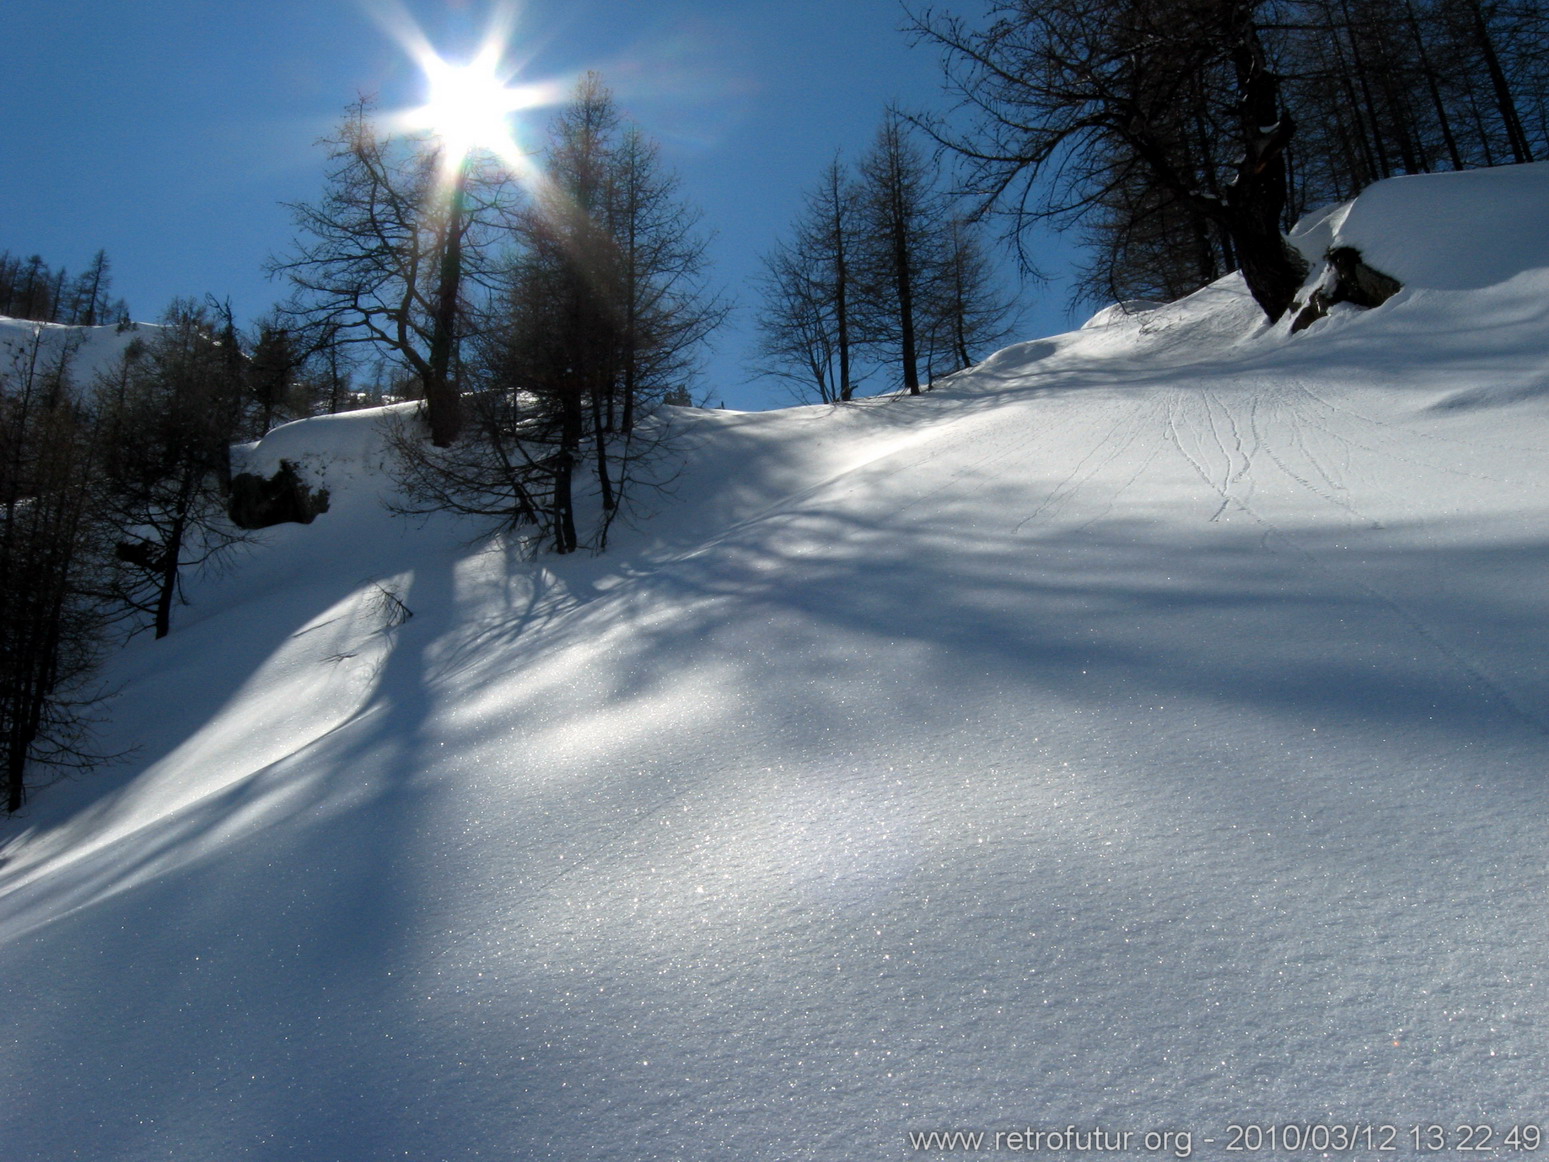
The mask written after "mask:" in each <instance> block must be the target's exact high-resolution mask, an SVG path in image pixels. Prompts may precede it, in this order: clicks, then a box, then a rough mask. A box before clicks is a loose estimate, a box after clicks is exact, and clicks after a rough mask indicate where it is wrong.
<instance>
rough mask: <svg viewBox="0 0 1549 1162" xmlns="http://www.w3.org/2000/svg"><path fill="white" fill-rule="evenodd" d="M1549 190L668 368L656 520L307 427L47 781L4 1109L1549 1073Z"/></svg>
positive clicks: (139, 1151)
mask: <svg viewBox="0 0 1549 1162" xmlns="http://www.w3.org/2000/svg"><path fill="white" fill-rule="evenodd" d="M1546 197H1549V167H1544V166H1531V167H1518V168H1516V169H1510V170H1499V171H1490V172H1487V173H1475V174H1463V175H1445V176H1442V177H1437V178H1423V179H1420V178H1406V179H1399V180H1397V181H1395V182H1392V183H1383V184H1381V185H1378V186H1376V187H1374V188H1373V189H1372V190H1371V191H1369V192H1368V193H1367V194H1365V195H1363V196H1362V198H1361V199H1360V200H1358V201H1357V202H1356V203H1355V204H1354V205H1353V206H1351V207H1344V208H1341V209H1340V210H1339V211H1338V212H1337V213H1332V214H1326V215H1325V216H1324V217H1323V219H1322V220H1321V223H1320V224H1315V225H1313V226H1312V227H1311V229H1312V230H1313V232H1315V231H1316V230H1319V229H1322V230H1325V231H1326V235H1327V238H1328V239H1330V240H1333V239H1340V240H1347V241H1349V242H1350V243H1351V244H1359V245H1361V246H1362V247H1363V249H1364V250H1367V252H1368V253H1369V256H1370V260H1371V261H1373V263H1374V265H1377V266H1378V267H1379V268H1380V269H1384V270H1388V271H1389V272H1390V273H1393V274H1394V275H1395V276H1397V277H1400V278H1401V279H1404V280H1405V281H1406V290H1405V291H1404V292H1402V293H1401V294H1400V295H1398V296H1396V297H1395V298H1394V299H1393V300H1390V302H1389V303H1387V304H1385V305H1384V306H1383V307H1381V308H1378V309H1377V310H1374V311H1370V312H1356V311H1353V310H1350V311H1336V312H1335V313H1333V314H1332V315H1330V317H1328V318H1327V319H1324V320H1321V321H1320V322H1318V323H1316V324H1314V325H1313V326H1312V327H1311V328H1309V329H1308V330H1306V331H1305V332H1303V333H1301V334H1298V335H1294V336H1293V335H1290V334H1289V333H1288V330H1287V327H1286V325H1285V324H1284V323H1282V324H1281V325H1279V326H1276V327H1270V326H1267V325H1265V324H1263V323H1262V321H1261V318H1260V317H1259V316H1258V315H1257V314H1256V309H1255V308H1254V306H1253V304H1252V302H1251V300H1250V299H1249V298H1248V297H1247V295H1246V292H1245V291H1244V289H1243V287H1242V286H1241V284H1240V282H1239V281H1237V280H1235V279H1229V280H1224V281H1223V282H1222V283H1220V284H1217V285H1216V286H1213V287H1209V288H1206V289H1205V290H1204V291H1201V292H1199V293H1198V294H1196V295H1192V296H1190V297H1189V298H1187V299H1184V300H1182V301H1180V302H1178V303H1172V304H1166V305H1159V306H1152V307H1150V308H1149V309H1145V310H1140V311H1137V310H1135V309H1134V308H1133V307H1131V308H1130V309H1129V310H1127V311H1125V310H1119V311H1114V310H1110V311H1109V312H1107V313H1106V315H1105V316H1104V318H1103V319H1101V320H1100V322H1099V324H1098V325H1092V326H1088V327H1086V328H1083V329H1082V330H1080V331H1076V332H1072V333H1071V334H1068V335H1061V336H1055V337H1052V338H1046V339H1040V340H1034V341H1031V342H1027V343H1022V344H1018V345H1016V346H1014V347H1011V348H1008V349H1007V350H1005V351H1003V352H1001V353H999V354H998V355H996V356H994V357H992V358H990V359H988V360H986V361H985V363H984V364H982V365H981V366H980V367H979V368H977V369H975V370H973V371H970V372H966V373H962V374H960V375H958V376H955V377H953V378H952V379H951V380H949V381H947V382H946V383H943V384H941V385H940V386H938V387H937V389H936V390H935V391H933V392H931V393H929V394H928V395H926V396H924V397H922V398H918V399H909V398H898V399H893V398H889V399H879V400H872V401H866V402H863V403H858V404H854V405H848V406H843V407H838V408H827V407H813V408H797V409H791V410H788V411H784V412H773V413H757V414H739V413H726V412H712V411H699V410H694V409H667V410H666V411H665V412H664V413H663V418H662V419H661V420H660V421H659V422H661V423H663V424H667V425H670V426H671V429H672V431H673V432H674V434H676V435H677V436H678V437H679V446H680V447H684V448H692V449H693V455H692V458H691V459H690V460H689V461H688V462H687V465H686V467H685V470H684V472H683V474H682V475H681V476H680V477H678V478H677V479H676V481H674V482H673V484H672V486H671V488H672V491H671V495H665V494H664V495H661V496H659V497H657V498H655V499H654V501H653V502H652V507H653V508H654V509H655V514H654V515H653V516H651V517H650V518H648V519H642V520H640V521H638V522H637V528H636V529H635V530H633V531H630V530H623V531H620V532H619V533H618V535H617V537H616V541H615V545H614V547H613V548H612V549H611V550H610V551H609V553H608V554H606V555H604V556H599V557H587V556H581V557H575V558H568V559H560V560H556V559H552V558H543V559H541V560H539V561H538V562H535V563H534V562H529V561H526V560H524V559H522V558H521V557H520V555H518V554H517V553H516V552H515V551H514V550H513V548H512V547H511V546H507V545H505V544H503V543H500V542H498V541H497V542H482V543H479V544H476V545H472V546H470V544H469V543H468V541H469V536H470V530H469V529H468V528H467V527H465V526H462V525H460V524H458V523H457V522H455V521H453V520H451V519H440V520H435V521H431V522H428V523H426V524H423V525H420V524H415V523H413V522H405V521H402V520H398V519H395V518H393V517H390V516H389V515H387V514H386V513H385V512H384V511H383V510H382V509H381V507H380V505H379V503H378V499H377V498H378V496H379V495H380V493H381V492H382V491H383V489H384V488H385V487H386V482H385V480H384V478H383V477H382V474H381V471H380V463H381V458H382V455H383V453H382V447H381V444H380V429H379V427H377V422H378V419H379V417H375V416H372V415H367V414H362V415H355V416H350V417H339V418H335V419H331V420H328V421H307V422H305V423H302V424H296V425H289V426H287V427H284V428H281V429H278V430H277V431H276V432H274V433H272V434H271V435H270V436H269V437H267V438H266V439H265V440H264V441H262V442H261V443H260V444H259V445H257V446H256V447H254V448H250V449H248V450H247V451H246V453H245V455H246V457H247V462H248V463H249V464H250V465H255V466H256V465H263V464H277V462H278V460H279V459H280V458H281V457H284V458H287V459H292V460H295V461H297V462H300V463H303V464H305V465H306V466H307V471H308V472H309V473H312V474H313V476H314V479H317V480H326V482H327V486H328V487H329V488H330V490H331V494H332V495H333V497H334V499H335V503H334V504H333V506H332V507H331V508H330V511H329V512H327V513H325V514H323V515H322V516H320V517H319V518H318V519H317V521H316V522H315V523H314V524H312V525H310V526H305V527H302V526H287V527H283V528H278V529H273V530H268V531H267V532H266V534H265V541H264V543H263V544H262V545H261V546H259V547H257V548H256V549H255V550H254V551H253V552H252V554H251V555H250V557H249V558H248V559H247V560H246V561H244V562H243V563H242V564H241V566H240V568H237V569H234V570H232V571H231V572H229V573H227V574H226V575H224V576H221V577H211V578H205V579H203V580H201V581H200V582H199V583H198V584H196V585H195V586H194V587H193V592H192V597H193V602H194V604H193V605H192V606H191V607H189V608H187V609H185V610H182V611H181V619H180V621H179V622H178V623H177V625H176V627H175V629H174V632H173V634H172V635H171V636H170V637H169V638H167V639H166V640H164V641H162V642H159V643H158V642H149V641H141V640H137V641H136V642H135V643H133V644H132V645H131V646H130V647H129V648H127V649H126V650H125V651H124V653H123V654H122V656H121V657H119V658H118V659H117V661H116V663H115V669H114V673H113V675H112V677H113V679H114V680H115V682H116V683H118V684H119V685H120V686H121V688H122V692H121V694H120V696H119V697H118V699H117V701H116V702H115V704H114V706H113V708H112V722H111V729H110V737H109V738H108V739H107V740H106V741H109V742H110V743H113V744H128V743H131V742H133V743H135V744H137V745H138V748H139V749H138V751H137V753H136V754H135V756H134V758H133V759H132V760H131V761H129V762H127V763H125V764H123V765H122V766H120V767H119V768H116V769H114V770H111V771H109V772H106V773H103V774H99V775H96V776H93V777H91V778H90V779H83V780H79V781H76V782H71V783H66V784H58V785H55V786H54V787H51V788H48V789H47V790H45V791H43V792H41V793H40V794H39V795H38V796H37V797H36V800H35V802H34V804H33V805H32V806H31V807H30V808H29V809H28V811H27V813H26V815H25V816H24V817H23V818H22V819H20V820H18V821H14V822H12V823H10V824H8V825H6V828H7V829H6V830H5V831H3V832H0V836H4V837H5V838H3V839H0V842H3V843H4V847H3V850H0V857H3V859H4V861H5V862H4V866H0V1005H3V1007H4V1011H5V1013H6V1014H7V1024H6V1028H5V1031H4V1033H3V1034H0V1041H3V1044H4V1051H3V1052H0V1079H3V1081H0V1085H3V1087H4V1088H3V1091H4V1092H5V1093H6V1094H7V1096H8V1098H9V1099H10V1109H9V1111H8V1113H9V1116H8V1118H7V1121H6V1127H5V1130H4V1131H3V1139H0V1140H3V1142H4V1150H3V1153H4V1156H5V1157H6V1158H7V1159H12V1158H15V1159H44V1160H49V1162H53V1160H55V1159H65V1158H75V1157H88V1158H92V1159H99V1160H110V1159H124V1160H130V1159H133V1160H139V1159H151V1158H169V1157H171V1158H187V1159H192V1158H222V1159H237V1158H275V1159H278V1158H297V1159H309V1160H311V1159H348V1160H351V1162H353V1160H357V1159H358V1160H366V1159H373V1160H374V1159H381V1158H389V1157H403V1158H415V1159H428V1158H435V1159H473V1158H481V1157H493V1158H524V1159H526V1158H533V1159H538V1158H542V1159H595V1158H620V1159H626V1158H627V1159H711V1158H716V1159H722V1158H736V1159H766V1158H767V1159H775V1158H779V1159H857V1160H860V1159H867V1160H870V1159H882V1158H894V1157H900V1158H901V1157H904V1156H912V1155H913V1154H914V1151H912V1150H911V1148H910V1145H909V1142H908V1138H907V1134H908V1132H909V1131H912V1130H938V1129H965V1130H975V1129H977V1130H986V1131H990V1132H994V1131H996V1130H1021V1129H1023V1128H1025V1127H1032V1128H1039V1127H1043V1128H1046V1129H1047V1128H1056V1127H1058V1128H1061V1129H1063V1127H1065V1126H1066V1125H1068V1124H1073V1125H1075V1126H1077V1127H1078V1128H1085V1129H1089V1128H1091V1127H1093V1126H1102V1127H1104V1128H1105V1129H1108V1130H1132V1131H1135V1132H1136V1133H1137V1135H1138V1134H1140V1133H1143V1132H1144V1131H1146V1130H1149V1129H1157V1130H1161V1129H1172V1130H1186V1131H1189V1132H1191V1133H1192V1135H1193V1138H1192V1145H1193V1150H1194V1153H1195V1156H1198V1157H1214V1156H1222V1152H1223V1149H1222V1143H1224V1142H1225V1140H1226V1136H1227V1135H1226V1127H1227V1126H1228V1124H1229V1123H1232V1122H1254V1123H1269V1122H1285V1121H1292V1120H1294V1121H1298V1122H1325V1123H1327V1122H1335V1121H1337V1122H1343V1123H1352V1122H1356V1121H1360V1122H1362V1123H1371V1122H1379V1123H1381V1122H1387V1123H1391V1124H1393V1125H1395V1126H1398V1127H1400V1138H1399V1144H1400V1147H1401V1150H1400V1153H1404V1152H1405V1151H1407V1150H1408V1148H1409V1146H1410V1144H1411V1141H1410V1138H1409V1137H1408V1127H1409V1126H1410V1125H1412V1124H1416V1123H1419V1124H1428V1123H1433V1122H1434V1123H1439V1124H1442V1125H1444V1126H1446V1127H1447V1128H1448V1131H1449V1133H1450V1132H1451V1131H1452V1130H1453V1129H1454V1128H1455V1127H1456V1126H1458V1125H1459V1124H1461V1123H1468V1124H1477V1123H1480V1122H1487V1123H1490V1124H1492V1125H1495V1126H1497V1127H1507V1126H1509V1125H1511V1124H1513V1123H1523V1122H1528V1123H1535V1124H1536V1122H1535V1119H1540V1118H1542V1116H1543V1108H1542V1079H1543V1076H1544V1072H1545V1067H1546V1064H1549V1061H1546V1053H1545V1048H1544V1042H1543V1037H1542V1029H1543V1028H1544V1027H1545V1024H1546V1023H1549V970H1546V967H1545V966H1546V964H1549V958H1546V956H1545V951H1546V950H1545V947H1544V932H1545V930H1546V925H1545V921H1546V919H1549V894H1546V893H1549V867H1546V856H1545V848H1544V844H1543V835H1544V831H1545V826H1546V824H1549V803H1546V801H1545V798H1544V795H1543V782H1542V780H1543V776H1544V771H1545V767H1546V758H1549V667H1546V666H1545V646H1546V642H1545V627H1546V625H1549V594H1546V591H1545V589H1544V586H1543V584H1542V578H1543V576H1544V573H1545V567H1546V565H1549V499H1546V498H1549V488H1546V485H1549V456H1546V455H1545V451H1546V444H1549V439H1546V437H1549V401H1546V396H1545V391H1544V386H1545V384H1546V383H1549V379H1546V372H1545V370H1544V369H1545V367H1546V366H1549V361H1546V355H1549V318H1546V312H1549V305H1546V304H1549V294H1546V292H1549V255H1546V253H1545V251H1544V250H1543V249H1542V247H1541V246H1540V243H1541V242H1542V241H1543V240H1544V239H1546V238H1549V231H1545V230H1544V227H1543V224H1542V220H1541V219H1542V215H1541V214H1539V215H1537V216H1536V217H1531V218H1530V217H1529V216H1528V215H1529V207H1530V206H1531V204H1532V199H1533V198H1536V199H1537V204H1538V205H1540V206H1542V205H1544V204H1549V202H1546V200H1545V199H1546ZM1406 215H1418V217H1413V218H1411V217H1406ZM1523 229H1527V231H1528V234H1530V235H1531V237H1523V236H1521V233H1520V231H1521V230H1523ZM1503 232H1504V233H1506V234H1510V235H1512V236H1510V237H1502V233H1503ZM1307 236H1308V235H1306V234H1304V235H1303V238H1304V239H1305V238H1306V237H1307ZM1460 236H1466V237H1467V241H1468V245H1467V246H1463V245H1460V244H1458V243H1457V239H1458V238H1459V237H1460ZM1302 244H1303V245H1304V246H1305V245H1308V243H1307V242H1306V241H1305V240H1304V241H1303V242H1302ZM1316 245H1319V246H1322V247H1323V248H1324V249H1326V244H1325V243H1316ZM1438 253H1442V254H1444V258H1438V257H1437V255H1438ZM384 591H387V592H391V593H393V594H396V595H397V596H398V597H399V598H401V600H402V601H403V602H405V603H406V604H407V606H408V607H409V608H410V609H411V610H412V611H413V617H412V618H410V619H409V620H407V621H405V622H402V623H401V624H394V622H395V619H394V618H393V617H392V616H391V603H390V602H387V601H385V599H384V598H383V596H382V594H383V592H384ZM1501 1132H1504V1130H1502V1131H1501ZM1206 1138H1213V1139H1215V1144H1214V1145H1207V1144H1205V1139H1206ZM1137 1141H1138V1139H1137ZM1135 1153H1136V1154H1137V1155H1139V1154H1144V1153H1145V1152H1144V1151H1141V1150H1139V1149H1138V1148H1137V1150H1136V1151H1135ZM1152 1154H1153V1156H1154V1152H1152ZM1348 1156H1352V1157H1353V1156H1359V1155H1358V1153H1352V1154H1350V1155H1348Z"/></svg>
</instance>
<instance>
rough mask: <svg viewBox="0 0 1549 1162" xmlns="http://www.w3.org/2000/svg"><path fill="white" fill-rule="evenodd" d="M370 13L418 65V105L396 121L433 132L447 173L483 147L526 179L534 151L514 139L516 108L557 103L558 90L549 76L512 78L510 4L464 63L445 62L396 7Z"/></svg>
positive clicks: (500, 11) (402, 126) (413, 129)
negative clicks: (531, 79) (421, 98)
mask: <svg viewBox="0 0 1549 1162" xmlns="http://www.w3.org/2000/svg"><path fill="white" fill-rule="evenodd" d="M375 15H377V17H378V20H379V22H380V23H381V24H382V27H383V28H384V29H385V30H386V31H388V32H389V33H390V34H391V35H392V36H393V38H394V39H396V40H397V41H398V43H399V44H400V45H401V46H402V47H403V49H404V51H405V52H406V53H407V54H408V56H409V57H410V58H411V59H412V60H413V61H414V62H415V64H417V65H418V66H419V70H420V74H421V75H422V76H423V77H424V82H425V102H424V104H422V105H420V106H418V107H416V108H413V109H408V110H405V111H403V112H401V113H400V114H398V115H397V116H396V117H395V118H394V122H395V124H396V127H397V128H399V129H401V130H407V131H409V132H411V133H422V134H426V135H428V136H429V137H431V138H433V139H434V140H435V141H436V143H437V144H438V145H439V146H440V147H441V157H442V164H443V167H444V168H445V170H446V172H447V175H448V176H449V177H450V176H451V175H452V174H453V173H454V172H455V171H457V170H459V169H461V168H462V167H463V165H464V164H465V162H466V161H467V160H468V158H469V157H470V156H472V155H474V154H479V153H483V154H487V155H490V156H493V157H494V158H496V159H497V160H498V161H499V163H500V164H501V165H502V166H503V167H504V168H505V170H506V171H507V172H508V173H511V174H513V175H515V176H517V177H520V178H530V177H531V176H532V174H533V172H534V170H533V163H532V157H531V154H530V152H529V151H528V150H526V149H524V148H523V147H522V146H521V144H520V143H519V141H518V133H517V129H518V124H519V118H518V117H517V114H519V113H521V112H523V111H525V110H529V109H536V108H540V107H543V106H548V105H553V104H555V103H556V102H557V101H558V99H559V94H560V92H561V89H560V86H559V84H558V83H557V82H553V81H543V82H536V83H532V82H528V83H522V84H516V83H514V81H515V78H516V76H517V74H518V73H519V71H520V69H519V67H518V66H516V65H513V64H511V63H510V58H509V55H508V54H509V50H510V46H511V42H512V33H513V31H514V20H515V16H514V9H510V8H501V9H497V12H496V17H495V18H494V19H492V21H491V24H490V27H489V30H488V32H487V33H486V35H485V37H484V41H483V44H482V45H481V46H480V48H479V50H478V51H477V52H476V53H475V54H474V55H473V57H472V58H470V59H467V60H463V61H456V60H448V59H447V58H445V57H443V56H441V54H440V53H438V52H436V51H435V50H434V49H433V48H431V46H430V42H429V40H428V39H427V38H426V36H425V34H424V33H423V32H422V31H421V30H420V29H419V27H418V26H417V25H416V24H415V23H414V22H413V20H412V19H410V17H409V16H408V14H407V12H406V11H405V10H404V9H403V8H402V7H401V6H399V5H391V4H383V5H382V6H380V7H378V8H376V9H375Z"/></svg>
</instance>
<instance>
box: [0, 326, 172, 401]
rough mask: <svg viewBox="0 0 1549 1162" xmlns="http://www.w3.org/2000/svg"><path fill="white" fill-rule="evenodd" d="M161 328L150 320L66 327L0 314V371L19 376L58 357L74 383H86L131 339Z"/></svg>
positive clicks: (50, 364) (113, 360)
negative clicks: (146, 322) (110, 325)
mask: <svg viewBox="0 0 1549 1162" xmlns="http://www.w3.org/2000/svg"><path fill="white" fill-rule="evenodd" d="M158 330H160V328H159V327H157V326H155V325H153V324H136V325H135V326H133V327H125V328H123V329H122V330H120V329H119V328H118V327H67V326H63V325H61V324H58V323H34V322H30V321H29V320H26V319H11V318H6V317H5V316H3V315H0V375H3V376H5V377H7V378H10V379H13V380H15V379H19V377H20V376H21V375H22V374H25V373H26V372H27V370H28V369H29V368H32V369H34V370H37V371H40V372H41V371H44V370H46V369H50V368H54V367H57V366H58V365H59V363H60V362H61V361H63V362H64V364H65V366H66V367H67V368H68V369H69V371H70V374H71V375H72V376H73V377H74V378H75V381H76V382H77V383H81V384H88V383H90V382H91V380H92V378H93V377H94V376H95V375H96V374H97V373H98V372H99V371H106V370H108V369H109V368H110V367H112V366H113V364H114V363H116V362H117V360H118V359H119V357H120V356H121V355H123V353H124V349H125V348H126V347H128V346H129V344H130V343H132V342H134V340H135V339H136V337H139V338H141V339H143V338H145V337H146V336H148V335H151V334H154V333H155V332H156V331H158Z"/></svg>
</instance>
